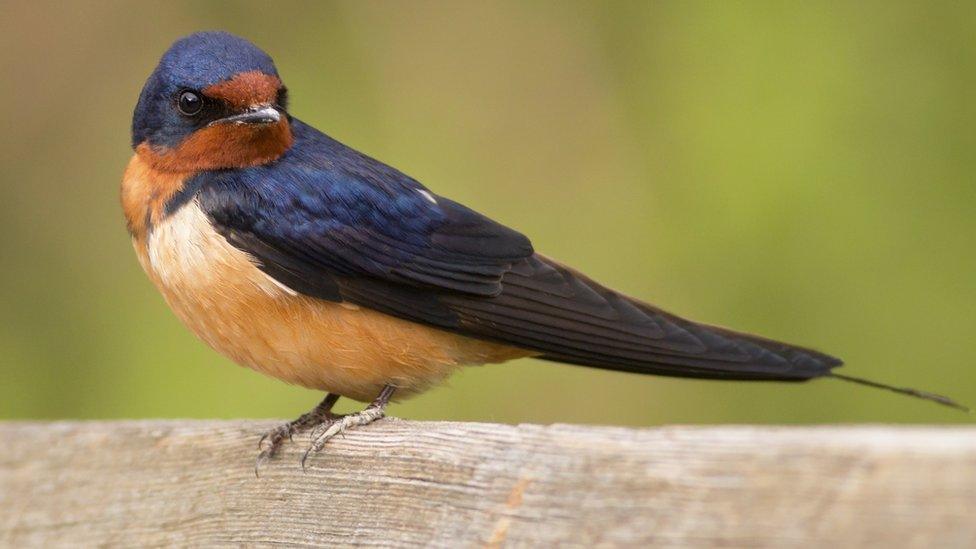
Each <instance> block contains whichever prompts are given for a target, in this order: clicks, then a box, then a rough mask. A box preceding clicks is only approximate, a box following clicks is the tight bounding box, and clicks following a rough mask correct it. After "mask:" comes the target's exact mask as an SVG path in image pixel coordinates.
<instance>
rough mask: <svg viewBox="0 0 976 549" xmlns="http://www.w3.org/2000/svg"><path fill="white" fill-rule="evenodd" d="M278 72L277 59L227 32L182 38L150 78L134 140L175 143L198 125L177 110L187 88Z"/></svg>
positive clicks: (136, 118)
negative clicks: (252, 73)
mask: <svg viewBox="0 0 976 549" xmlns="http://www.w3.org/2000/svg"><path fill="white" fill-rule="evenodd" d="M254 71H257V72H261V73H263V74H266V75H268V76H274V77H277V76H278V71H277V69H275V66H274V62H273V61H272V60H271V57H270V56H269V55H268V54H266V53H264V52H263V51H261V50H260V49H259V48H258V47H257V46H255V45H254V44H252V43H250V42H248V41H247V40H245V39H243V38H240V37H238V36H234V35H233V34H230V33H226V32H219V31H215V32H198V33H194V34H191V35H189V36H187V37H185V38H181V39H179V40H177V41H176V42H175V43H174V44H173V45H172V46H170V48H169V49H168V50H167V51H166V53H165V54H163V57H162V59H160V61H159V65H158V66H157V67H156V70H155V71H153V73H152V75H150V76H149V79H148V80H147V81H146V84H145V86H144V87H143V89H142V93H141V94H140V96H139V102H138V104H137V105H136V109H135V113H134V114H133V119H132V144H133V146H136V145H138V144H140V143H142V142H145V141H148V142H149V143H150V144H152V145H162V146H173V145H175V144H176V143H178V142H179V141H181V140H182V139H183V138H184V137H185V136H186V135H187V134H189V133H190V132H192V131H194V130H195V129H196V128H197V126H196V125H195V124H194V121H193V120H189V119H187V118H186V117H181V116H180V113H179V112H178V111H177V109H176V108H175V105H176V102H177V100H178V96H179V94H180V93H181V92H182V91H184V90H193V91H197V92H199V91H200V90H203V89H204V88H206V87H208V86H212V85H215V84H218V83H220V82H223V81H226V80H229V79H231V78H233V77H234V76H235V75H237V74H240V73H247V72H254Z"/></svg>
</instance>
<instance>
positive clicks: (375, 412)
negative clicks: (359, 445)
mask: <svg viewBox="0 0 976 549" xmlns="http://www.w3.org/2000/svg"><path fill="white" fill-rule="evenodd" d="M394 391H396V387H395V386H393V385H386V386H385V387H383V390H382V391H380V394H379V396H378V397H376V399H375V400H374V401H373V402H372V403H370V405H369V406H367V407H366V408H365V409H364V410H363V411H361V412H357V413H355V414H348V415H344V416H342V417H341V418H340V419H338V420H336V421H334V422H332V423H331V424H330V425H329V426H328V428H327V429H325V430H324V431H322V432H321V433H319V434H315V433H313V434H312V443H311V444H309V446H308V450H305V455H304V456H302V469H304V468H305V462H306V461H307V460H308V456H309V455H311V454H312V453H313V452H318V451H320V450H321V449H322V448H324V447H325V443H326V442H329V440H330V439H332V437H334V436H336V435H338V434H341V433H342V432H343V431H345V430H347V429H351V428H353V427H360V426H363V425H369V424H370V423H372V422H374V421H376V420H378V419H381V418H382V417H383V416H385V415H386V413H385V412H384V409H385V408H386V405H387V404H388V403H389V402H390V397H392V396H393V392H394Z"/></svg>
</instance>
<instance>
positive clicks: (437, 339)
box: [121, 32, 962, 464]
mask: <svg viewBox="0 0 976 549" xmlns="http://www.w3.org/2000/svg"><path fill="white" fill-rule="evenodd" d="M132 145H133V148H134V150H135V154H134V155H133V157H132V159H131V161H130V162H129V164H128V167H127V168H126V170H125V174H124V177H123V182H122V193H121V194H122V206H123V209H124V212H125V217H126V220H127V223H128V229H129V233H130V234H131V236H132V241H133V244H134V246H135V250H136V252H137V255H138V257H139V261H140V263H141V264H142V267H143V268H144V269H145V271H146V273H147V274H148V275H149V278H150V279H152V281H153V283H154V284H155V285H156V286H157V287H158V289H159V291H160V292H161V293H162V294H163V297H164V298H165V300H166V302H167V303H168V304H169V306H170V307H171V308H172V309H173V311H174V312H175V313H176V315H177V316H179V318H180V319H181V320H182V321H183V322H184V323H185V324H186V325H187V326H188V327H189V328H190V329H191V330H192V331H193V332H194V333H195V334H196V335H197V336H199V337H200V338H201V339H203V340H204V341H205V342H206V343H207V344H209V345H210V346H211V347H213V348H214V349H215V350H217V351H218V352H220V353H222V354H224V355H226V356H227V357H229V358H231V359H232V360H234V361H235V362H237V363H239V364H242V365H244V366H247V367H249V368H253V369H255V370H257V371H259V372H263V373H265V374H268V375H271V376H274V377H276V378H278V379H281V380H284V381H286V382H288V383H294V384H298V385H301V386H303V387H307V388H311V389H317V390H320V391H325V392H327V396H326V397H325V399H324V400H323V401H322V402H321V403H320V404H319V405H318V406H316V407H315V409H313V410H312V411H311V412H309V413H307V414H305V415H303V416H301V417H300V418H298V419H296V420H295V421H292V422H290V423H288V424H286V425H283V426H281V427H279V428H278V429H275V430H273V431H272V432H270V433H268V434H267V435H265V437H264V438H262V439H261V442H259V444H258V446H259V449H260V450H261V452H260V454H259V457H258V463H259V464H260V463H261V461H263V460H266V459H268V458H270V457H272V456H274V455H275V452H276V451H277V450H278V449H279V447H280V446H281V445H282V443H283V442H284V441H285V440H286V439H287V438H289V437H290V436H291V435H292V434H294V433H297V432H301V431H305V430H309V429H312V434H313V436H312V443H311V445H310V446H309V448H308V450H307V451H306V453H305V458H307V457H308V455H309V454H310V453H313V452H317V451H319V450H321V449H322V448H323V445H324V444H325V443H326V441H328V440H329V439H330V438H332V437H333V436H335V435H336V434H338V433H340V432H342V431H343V430H345V429H349V428H352V427H355V426H360V425H366V424H368V423H370V422H372V421H375V420H377V419H379V418H381V417H383V415H384V411H383V410H384V407H385V406H386V404H387V402H389V401H390V400H391V398H394V397H395V398H403V397H407V396H410V395H414V394H416V393H419V392H421V391H423V390H425V389H427V388H429V387H431V386H432V385H434V384H436V383H438V382H440V381H441V380H443V379H444V378H445V377H446V376H448V375H449V374H450V373H452V372H453V371H455V370H456V369H457V368H458V367H460V366H466V365H477V364H486V363H497V362H503V361H507V360H512V359H516V358H522V357H535V358H539V359H544V360H551V361H556V362H563V363H569V364H576V365H583V366H591V367H595V368H603V369H608V370H621V371H626V372H636V373H641V374H656V375H663V376H677V377H688V378H703V379H728V380H757V381H758V380H776V381H806V380H809V379H813V378H817V377H834V378H839V379H844V380H848V381H854V382H857V383H863V384H868V385H872V386H876V387H881V388H884V389H889V390H893V391H897V392H901V393H906V394H910V395H913V396H918V397H921V398H926V399H929V400H935V401H937V402H940V403H942V404H946V405H950V406H955V407H962V406H960V405H959V404H957V403H955V402H953V401H951V400H949V399H947V398H945V397H941V396H939V395H933V394H930V393H924V392H921V391H917V390H913V389H903V388H898V387H892V386H888V385H882V384H877V383H875V382H872V381H867V380H863V379H860V378H853V377H850V376H844V375H840V374H837V373H833V372H832V369H833V368H836V367H837V366H840V365H841V361H840V360H839V359H837V358H834V357H832V356H829V355H827V354H824V353H821V352H817V351H814V350H811V349H807V348H803V347H799V346H795V345H790V344H786V343H781V342H777V341H773V340H770V339H766V338H762V337H759V336H755V335H749V334H745V333H739V332H735V331H732V330H728V329H724V328H718V327H715V326H709V325H704V324H699V323H696V322H692V321H689V320H686V319H683V318H681V317H678V316H676V315H673V314H671V313H668V312H665V311H663V310H661V309H659V308H657V307H655V306H653V305H650V304H648V303H645V302H643V301H639V300H637V299H634V298H631V297H627V296H625V295H622V294H620V293H618V292H615V291H613V290H610V289H608V288H606V287H604V286H602V285H601V284H599V283H597V282H595V281H593V280H591V279H590V278H587V277H586V276H585V275H583V274H581V273H579V272H578V271H576V270H574V269H572V268H570V267H567V266H566V265H563V264H561V263H559V262H557V261H555V260H553V259H550V258H548V257H546V256H544V255H542V254H539V253H537V252H536V251H535V250H534V249H533V246H532V244H531V242H530V241H529V239H528V238H526V237H525V236H524V235H522V234H521V233H519V232H518V231H515V230H513V229H510V228H508V227H506V226H504V225H501V224H499V223H497V222H495V221H493V220H491V219H489V218H488V217H485V216H484V215H481V214H479V213H477V212H475V211H474V210H472V209H469V208H467V207H466V206H463V205H461V204H459V203H457V202H454V201H453V200H451V199H449V198H446V197H443V196H439V195H437V194H436V193H434V192H433V191H431V190H430V189H428V188H427V187H425V186H423V185H421V184H420V183H419V182H418V181H416V180H414V179H413V178H411V177H409V176H407V175H404V174H403V173H401V172H399V171H397V170H396V169H394V168H392V167H390V166H387V165H386V164H383V163H381V162H379V161H377V160H374V159H373V158H370V157H368V156H366V155H364V154H362V153H360V152H357V151H355V150H353V149H351V148H349V147H347V146H345V145H343V144H342V143H340V142H338V141H336V140H335V139H332V138H331V137H329V136H327V135H325V134H324V133H322V132H320V131H318V130H316V129H315V128H313V127H311V126H309V125H307V124H305V123H304V122H302V121H301V120H299V119H297V118H295V117H293V116H291V114H289V112H288V98H287V90H286V88H285V86H284V84H283V83H282V81H281V78H280V77H279V75H278V71H277V69H276V68H275V65H274V63H273V62H272V60H271V58H270V57H269V56H268V55H267V54H266V53H265V52H263V51H262V50H260V49H259V48H257V47H256V46H255V45H253V44H251V43H250V42H248V41H247V40H244V39H242V38H239V37H236V36H233V35H231V34H227V33H223V32H202V33H197V34H193V35H191V36H188V37H186V38H183V39H180V40H178V41H177V42H175V43H174V44H173V45H172V46H171V47H170V49H169V50H167V51H166V53H165V54H164V55H163V57H162V59H161V60H160V62H159V65H158V66H157V67H156V69H155V71H153V73H152V75H151V76H150V77H149V79H148V80H147V81H146V84H145V87H144V88H143V90H142V93H141V95H140V96H139V100H138V104H137V105H136V108H135V113H134V116H133V122H132ZM340 395H341V396H344V397H348V398H351V399H354V400H358V401H364V402H370V401H371V402H372V403H371V404H369V405H368V406H367V407H366V408H365V409H364V410H363V411H361V412H359V413H355V414H350V415H346V416H337V415H334V414H333V413H332V411H331V410H332V406H333V405H334V404H335V402H336V400H338V398H339V397H340ZM304 461H305V459H304V458H303V464H304Z"/></svg>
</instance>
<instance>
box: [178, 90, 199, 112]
mask: <svg viewBox="0 0 976 549" xmlns="http://www.w3.org/2000/svg"><path fill="white" fill-rule="evenodd" d="M176 106H177V108H178V109H180V112H181V113H183V114H185V115H187V116H194V115H197V114H200V111H201V110H203V99H202V98H201V97H200V96H199V95H198V94H197V93H196V92H192V91H184V92H180V99H179V101H177V103H176Z"/></svg>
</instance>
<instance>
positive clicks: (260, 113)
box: [208, 105, 282, 126]
mask: <svg viewBox="0 0 976 549" xmlns="http://www.w3.org/2000/svg"><path fill="white" fill-rule="evenodd" d="M281 116H282V115H281V111H279V110H278V109H277V108H275V107H271V106H267V105H265V106H260V107H253V108H251V109H248V110H247V111H245V112H242V113H241V114H235V115H233V116H228V117H226V118H221V119H218V120H214V121H213V122H211V123H210V124H208V126H214V125H216V124H275V123H277V122H279V121H280V120H281Z"/></svg>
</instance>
